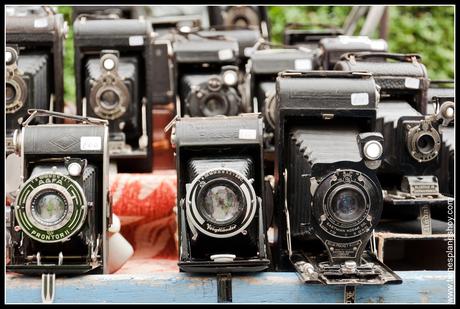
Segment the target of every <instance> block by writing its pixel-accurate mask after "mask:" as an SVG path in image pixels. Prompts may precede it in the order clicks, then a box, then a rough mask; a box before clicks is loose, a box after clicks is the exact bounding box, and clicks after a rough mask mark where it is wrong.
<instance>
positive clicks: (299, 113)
mask: <svg viewBox="0 0 460 309" xmlns="http://www.w3.org/2000/svg"><path fill="white" fill-rule="evenodd" d="M276 89H277V99H278V106H277V114H278V122H277V127H276V145H277V156H276V164H275V180H276V185H275V187H276V195H277V198H276V206H277V207H278V209H277V212H276V214H277V228H278V230H279V233H278V234H279V237H280V238H279V241H278V246H279V254H278V269H279V270H285V269H289V268H291V267H292V265H293V266H294V268H295V269H296V271H297V272H298V273H299V275H300V277H301V279H302V281H304V282H318V281H319V282H321V283H325V284H351V283H353V284H385V283H400V282H401V279H400V278H399V277H398V276H397V275H396V274H394V273H393V272H392V271H391V270H390V269H388V268H387V267H386V266H385V265H383V264H382V263H381V262H380V261H378V260H377V258H376V257H375V255H374V254H373V253H372V252H368V251H367V250H366V246H367V244H368V242H369V239H370V237H371V235H372V232H373V230H374V228H375V227H376V225H377V224H378V223H379V220H380V215H381V212H382V209H383V199H382V189H381V187H380V183H379V180H378V179H377V176H376V173H375V169H377V168H378V167H379V165H380V163H381V160H382V158H383V138H382V135H381V134H380V133H377V132H375V129H374V125H375V118H376V108H377V103H378V88H377V86H376V84H375V82H374V80H373V78H372V76H371V74H369V73H366V72H336V71H317V72H298V71H285V72H282V73H280V75H279V77H278V79H277V84H276ZM318 240H319V241H318ZM289 261H290V262H289Z"/></svg>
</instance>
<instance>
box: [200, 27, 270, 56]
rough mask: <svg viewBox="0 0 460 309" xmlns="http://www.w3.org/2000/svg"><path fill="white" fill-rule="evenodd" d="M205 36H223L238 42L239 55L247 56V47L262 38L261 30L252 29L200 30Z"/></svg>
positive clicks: (250, 46)
mask: <svg viewBox="0 0 460 309" xmlns="http://www.w3.org/2000/svg"><path fill="white" fill-rule="evenodd" d="M198 33H199V34H200V35H202V36H204V37H212V36H216V35H217V36H223V37H227V38H229V39H232V40H235V41H237V42H238V49H239V54H238V55H239V57H240V58H247V55H245V50H246V48H252V47H253V46H254V45H255V44H256V43H257V42H258V41H259V39H260V38H261V36H260V32H259V31H257V30H251V29H235V30H206V31H200V32H198Z"/></svg>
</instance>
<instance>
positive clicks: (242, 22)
mask: <svg viewBox="0 0 460 309" xmlns="http://www.w3.org/2000/svg"><path fill="white" fill-rule="evenodd" d="M208 12H209V22H210V25H211V27H212V26H224V27H238V28H253V29H257V30H258V31H259V32H260V33H261V35H262V37H263V38H264V39H266V40H270V29H269V21H268V13H267V9H266V7H265V6H254V5H234V6H231V5H226V6H224V5H220V6H216V5H212V6H208Z"/></svg>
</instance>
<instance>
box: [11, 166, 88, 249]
mask: <svg viewBox="0 0 460 309" xmlns="http://www.w3.org/2000/svg"><path fill="white" fill-rule="evenodd" d="M45 192H53V193H54V194H58V195H59V196H60V197H61V198H62V199H63V200H64V201H65V203H66V205H67V209H66V212H65V215H63V216H62V218H60V220H59V221H57V222H56V224H53V225H51V224H46V223H44V222H43V221H42V220H39V219H38V218H37V216H36V215H34V213H33V212H34V207H35V206H36V204H34V202H36V198H37V196H39V195H40V194H43V193H45ZM14 208H15V217H16V218H17V221H18V224H19V226H20V227H21V230H22V231H23V232H24V233H25V234H26V235H28V236H29V237H31V238H32V239H34V240H36V241H39V242H43V243H56V242H63V241H65V240H67V239H69V238H70V237H72V236H73V235H74V234H75V233H77V232H78V231H79V230H80V229H81V227H82V225H83V224H84V222H85V221H86V215H87V201H86V197H85V194H84V191H83V189H82V187H81V186H80V185H79V184H78V183H77V182H76V181H74V180H73V179H71V178H69V177H68V176H65V175H63V174H61V173H58V172H55V173H42V174H39V175H36V176H33V177H31V178H30V179H29V180H27V181H26V182H25V183H24V184H23V185H22V186H21V189H20V191H19V193H18V196H17V198H16V200H15V207H14Z"/></svg>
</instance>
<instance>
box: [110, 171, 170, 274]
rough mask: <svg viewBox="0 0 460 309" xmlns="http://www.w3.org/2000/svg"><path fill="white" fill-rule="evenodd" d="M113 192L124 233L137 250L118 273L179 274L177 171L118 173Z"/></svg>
mask: <svg viewBox="0 0 460 309" xmlns="http://www.w3.org/2000/svg"><path fill="white" fill-rule="evenodd" d="M110 191H111V193H112V199H113V204H112V205H113V206H112V207H113V213H114V214H116V215H117V216H119V218H120V221H121V233H122V235H123V236H124V237H125V238H126V239H127V240H128V241H129V242H130V243H131V245H132V246H133V247H134V255H133V257H132V258H131V259H130V260H129V261H128V263H126V264H125V265H124V266H123V267H122V268H121V269H120V270H119V271H118V272H117V273H146V272H149V273H150V272H157V271H177V270H178V268H177V243H176V231H177V225H176V214H175V212H174V207H175V205H176V173H175V171H161V172H154V173H152V174H117V175H114V177H112V176H111V179H110Z"/></svg>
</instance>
